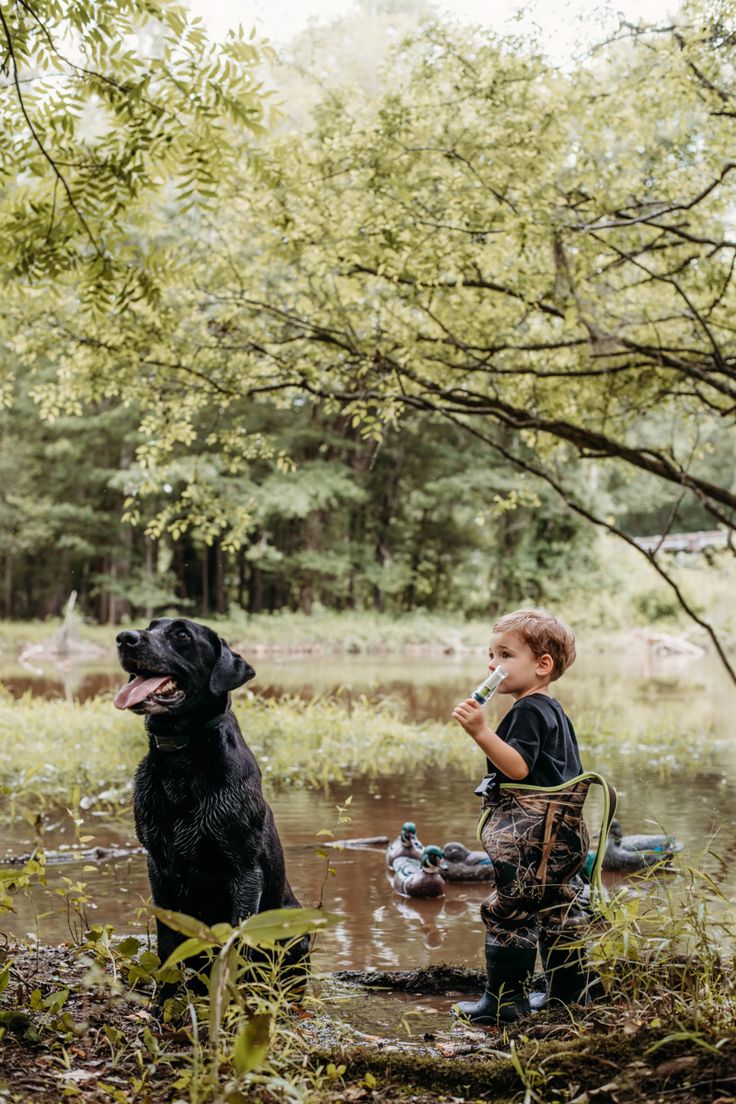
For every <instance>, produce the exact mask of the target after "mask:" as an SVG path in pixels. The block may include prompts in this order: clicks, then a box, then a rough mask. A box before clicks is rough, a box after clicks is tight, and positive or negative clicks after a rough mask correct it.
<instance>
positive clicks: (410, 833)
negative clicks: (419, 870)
mask: <svg viewBox="0 0 736 1104" xmlns="http://www.w3.org/2000/svg"><path fill="white" fill-rule="evenodd" d="M421 857H422V845H421V843H420V842H419V840H418V839H417V826H416V824H414V822H413V821H411V820H407V821H406V822H405V823H404V824H402V825H401V831H400V832H399V834H398V836H397V837H396V839H395V840H394V841H393V843H390V844H389V845H388V847H387V848H386V866H387V867H388V868H389V870H393V868H394V863H395V862H396V860H397V859H416V860H417V861H419V859H421Z"/></svg>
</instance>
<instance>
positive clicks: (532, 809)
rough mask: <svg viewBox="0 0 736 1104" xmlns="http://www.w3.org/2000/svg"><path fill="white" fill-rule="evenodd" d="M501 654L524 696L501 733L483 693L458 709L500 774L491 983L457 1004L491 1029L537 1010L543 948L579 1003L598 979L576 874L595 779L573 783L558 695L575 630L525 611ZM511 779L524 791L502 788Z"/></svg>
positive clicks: (575, 759) (493, 816)
mask: <svg viewBox="0 0 736 1104" xmlns="http://www.w3.org/2000/svg"><path fill="white" fill-rule="evenodd" d="M489 658H490V663H489V668H490V670H494V669H495V668H496V667H498V666H503V667H504V668H505V669H506V670H507V671H508V676H507V677H506V678H505V679H504V680H503V682H502V683H501V685H500V686H499V693H502V694H510V695H511V697H512V698H513V699H514V705H513V706H512V708H511V710H510V712H509V713H507V715H506V716H505V717H504V718H503V720H502V721H501V723H500V724H499V726H498V730H497V731H496V732H494V731H493V730H492V729H491V728H490V727H489V726H488V724H487V723H486V719H485V716H484V714H483V711H482V708H481V706H480V705H479V704H478V703H477V702H476V701H475V700H474V699H472V698H468V699H467V700H466V701H463V702H460V704H459V705H458V706H457V707H456V708H455V709H454V710H453V714H452V716H453V717H454V718H455V720H456V721H457V722H458V723H459V724H460V725H462V727H463V728H464V729H465V731H466V732H467V733H468V735H469V736H471V737H472V738H473V739H474V740H475V742H476V744H478V746H479V747H480V748H481V750H482V751H483V752H484V753H485V755H486V759H487V763H488V770H489V772H490V773H491V774H494V773H495V776H496V778H495V780H494V781H493V784H492V785H491V786H490V787H489V791H488V793H487V796H485V797H484V814H483V815H484V817H485V819H484V821H483V822H482V829H481V833H480V836H481V842H482V844H483V847H484V848H485V850H486V851H487V852H488V855H489V857H490V859H491V861H492V863H493V872H494V888H493V890H492V892H491V894H490V896H489V897H488V899H487V900H486V901H484V902H483V904H482V906H481V916H482V918H483V922H484V924H485V927H486V948H485V949H486V970H487V983H486V989H485V992H484V993H483V996H482V997H481V998H480V1000H479V1001H477V1002H475V1003H473V1002H467V1001H466V1002H463V1003H462V1004H458V1005H456V1006H455V1008H456V1010H457V1011H458V1012H459V1013H460V1014H461V1015H463V1016H464V1017H466V1018H467V1019H469V1020H471V1021H472V1022H474V1023H480V1024H498V1023H510V1022H512V1021H513V1020H516V1019H518V1018H519V1017H520V1016H523V1015H526V1014H528V1013H529V1011H530V1006H529V998H528V996H527V994H526V985H527V982H528V979H529V977H530V975H531V974H532V973H533V970H534V963H535V959H536V953H537V945H538V944H539V948H540V952H541V956H542V962H543V965H544V970H545V975H546V978H547V989H548V996H549V997H550V998H556V999H559V1000H562V1001H563V1002H565V1003H573V1002H574V1001H576V1000H579V999H581V997H582V996H583V995H584V992H585V988H586V984H587V976H586V972H585V968H584V964H583V957H582V952H581V949H580V945H579V940H580V936H581V928H582V926H583V925H584V924H585V923H586V922H587V915H586V914H585V913H584V912H583V911H582V910H581V909H579V908H578V907H576V905H575V899H576V896H577V892H578V891H577V888H576V887H574V886H573V885H571V879H573V878H574V877H575V875H576V874H577V873H578V871H579V870H580V869H581V867H582V866H583V863H584V862H585V858H586V855H587V852H588V832H587V829H586V827H585V822H584V821H583V816H582V807H583V802H584V801H585V797H586V794H587V792H588V782H587V781H578V782H575V781H573V780H574V779H576V778H577V777H578V776H579V775H580V774H581V773H582V766H581V763H580V754H579V752H578V745H577V739H576V737H575V730H574V728H573V726H572V723H571V722H570V720H569V718H568V717H567V716H566V714H565V712H564V710H563V708H562V706H561V705H560V703H559V702H558V701H557V700H556V699H555V698H553V697H551V695H550V693H549V686H550V683H552V682H554V681H555V680H556V679H558V678H560V676H561V675H562V674H564V672H565V671H566V670H567V668H568V667H569V666H570V664H571V663H572V662H573V661H574V659H575V637H574V636H573V634H572V632H571V630H570V629H569V628H568V627H567V625H565V624H563V623H562V622H561V621H559V620H558V619H557V618H556V617H553V616H552V615H551V614H549V613H546V612H545V611H544V610H537V609H520V610H516V611H515V612H514V613H509V614H506V616H505V617H502V618H501V619H500V620H499V621H497V622H496V624H495V625H494V626H493V630H492V636H491V645H490V649H489ZM503 783H514V784H516V786H515V787H514V786H512V787H511V788H505V787H504V788H499V785H502V784H503ZM567 783H570V784H569V785H567ZM537 787H542V789H536V788H537ZM545 790H547V792H545ZM537 1003H538V1004H540V1005H541V1004H542V1003H544V1001H543V999H541V1000H540V1001H539V1002H537Z"/></svg>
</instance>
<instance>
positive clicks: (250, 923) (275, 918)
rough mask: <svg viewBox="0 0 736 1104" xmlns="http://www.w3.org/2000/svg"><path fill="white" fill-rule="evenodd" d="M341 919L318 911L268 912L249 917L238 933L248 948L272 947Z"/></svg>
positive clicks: (328, 925) (276, 910) (329, 925)
mask: <svg viewBox="0 0 736 1104" xmlns="http://www.w3.org/2000/svg"><path fill="white" fill-rule="evenodd" d="M341 920H342V917H341V916H338V915H336V914H335V913H331V912H323V911H322V909H303V908H302V909H290V908H281V909H268V910H267V911H266V912H258V913H256V914H255V916H249V917H248V919H247V920H246V921H244V923H243V924H241V925H240V929H239V930H240V932H241V934H242V935H243V938H244V939H245V941H246V943H248V945H249V946H251V947H272V946H273V945H274V944H275V943H277V942H279V941H280V940H285V939H297V938H299V936H302V935H307V934H308V933H309V932H314V931H321V930H322V929H323V928H327V927H331V926H332V925H334V924H339V923H340V922H341Z"/></svg>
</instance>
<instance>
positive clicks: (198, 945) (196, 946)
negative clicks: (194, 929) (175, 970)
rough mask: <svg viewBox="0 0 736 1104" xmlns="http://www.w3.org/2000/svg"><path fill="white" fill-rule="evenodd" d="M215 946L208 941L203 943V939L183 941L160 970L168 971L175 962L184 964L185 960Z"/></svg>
mask: <svg viewBox="0 0 736 1104" xmlns="http://www.w3.org/2000/svg"><path fill="white" fill-rule="evenodd" d="M215 945H216V944H214V943H212V942H210V941H209V940H208V941H207V942H205V940H203V939H185V940H184V942H183V943H180V944H179V946H178V947H175V948H174V950H173V951H172V952H171V954H170V955H169V957H168V958H167V959H166V961H165V962H164V964H163V966H162V967H161V969H162V970H168V969H169V967H171V966H176V964H177V962H184V960H185V959H187V958H193V957H194V955H198V954H201V953H202V951H206V950H209V949H210V948H212V947H213V946H215Z"/></svg>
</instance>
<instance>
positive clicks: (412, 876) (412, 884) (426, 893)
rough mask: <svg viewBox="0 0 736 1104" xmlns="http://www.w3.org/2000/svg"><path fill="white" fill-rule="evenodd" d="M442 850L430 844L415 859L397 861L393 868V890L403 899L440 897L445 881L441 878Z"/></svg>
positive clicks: (442, 893)
mask: <svg viewBox="0 0 736 1104" xmlns="http://www.w3.org/2000/svg"><path fill="white" fill-rule="evenodd" d="M444 865H445V863H444V859H443V857H442V848H441V847H436V846H435V845H434V844H431V845H430V846H429V847H425V848H424V850H423V851H422V857H421V859H420V860H417V859H398V860H397V862H396V866H395V867H394V889H395V890H396V892H397V893H400V894H401V895H402V896H403V897H442V896H444V893H445V880H444V878H443V877H442V874H443V867H444Z"/></svg>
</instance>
